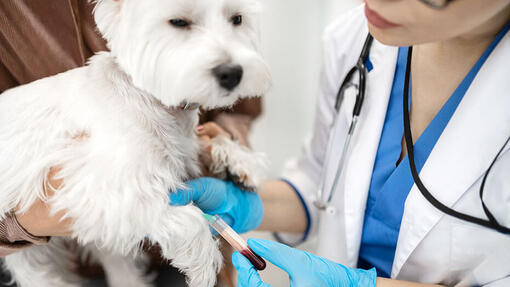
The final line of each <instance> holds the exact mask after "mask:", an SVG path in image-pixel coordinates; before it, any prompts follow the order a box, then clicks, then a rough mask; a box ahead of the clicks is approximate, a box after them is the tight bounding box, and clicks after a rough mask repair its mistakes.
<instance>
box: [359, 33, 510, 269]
mask: <svg viewBox="0 0 510 287" xmlns="http://www.w3.org/2000/svg"><path fill="white" fill-rule="evenodd" d="M509 28H510V23H508V24H507V25H506V26H505V28H504V29H503V30H502V31H501V32H500V33H499V34H498V36H497V37H496V39H495V40H494V41H493V42H492V43H491V45H490V46H489V48H487V50H486V51H485V52H484V54H483V55H482V56H481V57H480V59H479V60H478V61H477V62H476V64H475V65H474V66H473V67H472V68H471V71H470V72H469V73H468V74H467V76H466V77H465V78H464V80H463V81H462V82H461V84H460V85H459V86H458V87H457V89H456V90H455V92H454V93H453V94H452V95H451V96H450V98H449V99H448V101H447V102H446V103H445V105H444V106H443V107H442V109H441V110H440V111H439V113H438V114H437V115H436V116H435V118H434V119H433V120H432V122H431V123H430V124H429V125H428V127H427V129H426V130H425V131H424V132H423V134H422V135H421V136H420V138H419V139H418V140H417V141H416V142H415V145H414V152H415V161H416V168H417V169H418V171H420V170H421V168H422V167H423V165H424V164H425V162H426V161H427V158H428V157H429V155H430V152H431V151H432V149H433V148H434V145H435V144H436V142H437V140H438V139H439V137H440V136H441V134H442V133H443V130H444V129H445V127H446V125H447V124H448V122H449V121H450V119H451V117H452V116H453V114H454V113H455V110H456V109H457V107H458V105H459V103H460V102H461V100H462V98H463V97H464V95H465V94H466V91H467V90H468V88H469V86H470V85H471V83H472V82H473V79H474V78H475V76H476V75H477V73H478V71H479V70H480V68H481V67H482V65H483V64H484V63H485V61H486V60H487V58H488V57H489V55H490V54H491V52H492V51H493V50H494V48H495V47H496V45H497V44H498V43H499V41H500V40H501V39H502V38H503V36H504V35H505V34H506V32H507V31H508V30H509ZM408 50H409V49H408V48H399V51H398V59H397V66H396V71H395V77H394V80H393V87H392V90H391V95H390V100H389V104H388V110H387V112H386V119H385V121H384V127H383V130H382V135H381V139H380V142H379V148H378V150H377V155H376V159H375V163H374V169H373V172H372V180H371V183H370V190H369V194H368V199H367V206H366V210H365V220H364V224H363V235H362V238H361V247H360V252H359V262H358V266H359V267H360V268H365V269H368V268H372V267H375V268H376V270H377V275H378V276H380V277H387V278H389V277H390V275H391V269H392V266H393V259H394V257H395V250H396V247H397V240H398V234H399V230H400V222H401V221H402V216H403V214H404V204H405V200H406V198H407V195H408V194H409V191H410V190H411V188H412V187H413V185H414V180H413V177H412V175H411V170H410V168H409V159H408V158H407V156H406V157H405V158H404V159H403V160H402V162H400V163H399V164H398V165H397V162H398V159H399V158H400V153H401V150H402V137H403V133H404V124H403V114H402V105H403V103H402V101H403V90H404V81H405V70H406V64H407V54H408ZM409 94H410V95H411V92H409ZM409 104H410V103H409Z"/></svg>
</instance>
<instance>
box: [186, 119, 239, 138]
mask: <svg viewBox="0 0 510 287" xmlns="http://www.w3.org/2000/svg"><path fill="white" fill-rule="evenodd" d="M195 130H196V132H197V135H198V136H208V137H209V138H215V137H217V136H219V135H223V136H226V137H227V138H229V139H232V136H231V135H230V133H228V132H227V131H226V130H224V129H223V128H222V127H220V126H219V125H218V124H216V123H215V122H207V123H205V124H203V125H200V126H197V127H196V129H195Z"/></svg>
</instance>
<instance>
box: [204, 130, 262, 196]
mask: <svg viewBox="0 0 510 287" xmlns="http://www.w3.org/2000/svg"><path fill="white" fill-rule="evenodd" d="M211 158H212V163H211V165H210V167H209V170H210V172H211V173H212V174H214V175H223V174H225V173H226V174H227V177H228V178H229V179H231V180H232V181H233V182H234V183H235V184H237V185H238V186H240V187H242V188H244V189H246V190H251V191H255V190H257V189H258V188H259V187H260V185H261V184H262V182H263V181H264V180H265V178H266V173H267V166H268V160H267V157H266V156H265V154H263V153H258V152H254V151H252V150H250V149H249V148H247V147H245V146H242V145H241V144H239V143H237V142H235V141H232V140H230V139H228V138H226V137H224V136H218V137H215V138H214V139H212V140H211Z"/></svg>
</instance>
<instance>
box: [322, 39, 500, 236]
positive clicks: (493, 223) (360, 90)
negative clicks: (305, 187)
mask: <svg viewBox="0 0 510 287" xmlns="http://www.w3.org/2000/svg"><path fill="white" fill-rule="evenodd" d="M373 40H374V39H373V37H372V35H370V34H368V36H367V38H366V40H365V44H364V45H363V49H362V50H361V54H360V56H359V58H358V62H357V63H356V66H354V67H353V68H352V69H351V70H350V71H349V73H347V75H346V76H345V78H344V80H343V81H342V85H341V86H340V89H339V90H338V93H337V96H336V102H335V113H336V114H335V117H334V120H333V128H332V130H335V127H334V125H335V124H336V122H338V115H339V114H340V107H341V105H342V102H343V99H344V94H345V91H346V90H347V89H348V88H351V87H355V88H357V93H356V101H355V104H354V109H353V112H352V121H351V124H350V127H349V130H348V132H347V136H346V137H345V141H344V146H343V149H342V154H341V156H340V160H339V162H338V166H337V169H336V173H335V177H334V180H333V184H332V185H331V188H330V189H329V194H325V193H324V189H325V188H324V187H325V182H326V176H325V175H326V171H325V170H326V169H327V168H328V166H329V161H330V158H331V157H330V156H327V155H326V157H327V159H326V162H325V163H324V168H323V169H322V172H321V173H322V174H321V182H320V184H319V189H318V191H317V197H316V199H315V201H314V202H313V204H314V205H315V207H317V208H318V209H319V210H323V211H326V212H327V213H329V214H335V213H336V209H335V207H333V206H332V205H331V199H332V198H333V196H334V194H335V190H336V189H337V185H338V182H339V179H340V176H341V175H342V172H343V169H344V165H345V159H346V155H347V152H348V151H349V148H350V144H351V139H352V136H353V134H354V131H355V130H356V126H357V124H358V118H359V115H360V113H361V108H362V106H363V101H364V99H365V89H366V76H367V72H368V71H367V67H366V65H365V63H366V61H367V59H368V55H369V52H370V48H371V47H372V43H373ZM412 53H413V48H412V47H409V52H408V56H407V66H406V74H405V84H404V100H403V103H404V105H403V111H404V112H403V114H404V138H405V142H406V149H407V154H408V158H409V166H410V169H411V174H412V176H413V179H414V182H415V184H416V186H417V187H418V189H419V190H420V192H421V194H422V195H423V196H424V197H425V199H427V201H428V202H429V203H431V204H432V205H433V206H434V207H435V208H437V209H439V210H440V211H442V212H443V213H446V214H448V215H450V216H453V217H455V218H458V219H460V220H464V221H468V222H471V223H474V224H477V225H481V226H484V227H487V228H490V229H493V230H496V231H498V232H501V233H504V234H510V228H508V227H505V226H502V225H501V224H499V223H498V221H497V220H496V218H495V217H494V215H493V214H492V213H491V211H490V210H489V208H488V207H487V205H486V204H485V202H484V200H483V193H484V188H485V183H486V182H487V178H488V176H489V174H490V171H491V169H492V168H493V166H494V164H495V163H496V161H497V159H498V158H499V157H500V155H501V154H502V153H503V151H504V150H505V148H506V146H507V145H508V143H509V142H510V137H509V138H508V139H507V140H506V142H505V144H504V145H503V147H502V148H501V149H500V150H499V152H498V154H497V155H496V157H495V158H494V160H493V161H492V163H491V165H490V166H489V168H488V169H487V171H486V172H485V174H484V177H483V179H482V183H481V185H480V191H479V195H480V200H481V204H482V208H483V211H484V213H485V215H486V216H487V218H488V219H483V218H478V217H475V216H472V215H469V214H465V213H461V212H458V211H456V210H454V209H451V208H449V207H448V206H446V205H444V204H443V203H441V202H440V201H439V200H438V199H436V198H435V197H434V196H433V195H432V194H431V193H430V192H429V191H428V189H427V188H426V187H425V185H424V184H423V182H422V181H421V179H420V176H419V173H418V170H417V168H416V164H415V160H414V146H413V140H412V133H411V124H410V119H409V107H408V105H407V103H408V102H409V82H410V77H411V60H412ZM356 73H357V74H358V76H359V79H358V80H359V82H358V84H357V85H356V84H355V83H353V82H352V79H353V77H354V74H356ZM332 138H334V134H333V135H332ZM333 142H334V140H332V139H330V141H329V144H328V149H327V151H330V150H331V148H332V146H331V145H332V143H333Z"/></svg>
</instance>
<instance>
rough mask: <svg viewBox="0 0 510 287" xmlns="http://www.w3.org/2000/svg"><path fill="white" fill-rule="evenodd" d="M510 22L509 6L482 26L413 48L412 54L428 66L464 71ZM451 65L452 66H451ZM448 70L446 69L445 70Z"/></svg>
mask: <svg viewBox="0 0 510 287" xmlns="http://www.w3.org/2000/svg"><path fill="white" fill-rule="evenodd" d="M509 22H510V5H509V6H508V7H507V8H506V9H504V10H502V11H500V12H499V13H498V14H497V15H495V16H494V17H492V18H490V19H489V20H487V21H486V22H485V23H483V24H482V25H479V26H477V27H473V29H471V30H470V31H469V32H466V33H464V34H462V35H460V36H457V37H454V38H451V39H447V40H443V41H438V42H432V43H426V44H421V45H417V46H415V49H414V50H415V51H414V53H415V54H417V55H421V56H420V57H422V58H424V59H427V62H428V63H429V64H432V65H435V66H436V67H439V68H441V66H446V67H443V68H447V67H452V68H454V69H455V67H457V68H460V69H461V70H463V69H465V67H466V66H469V67H470V66H472V65H473V64H474V63H475V62H476V60H477V59H478V58H479V57H480V56H481V55H482V54H483V52H484V51H485V50H486V49H487V47H489V45H490V44H491V42H492V41H493V40H494V38H496V36H497V34H498V33H499V32H500V31H501V30H502V29H503V27H504V26H505V25H506V24H507V23H509ZM452 65H453V66H452ZM458 66H460V67H458ZM446 70H448V69H446Z"/></svg>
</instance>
